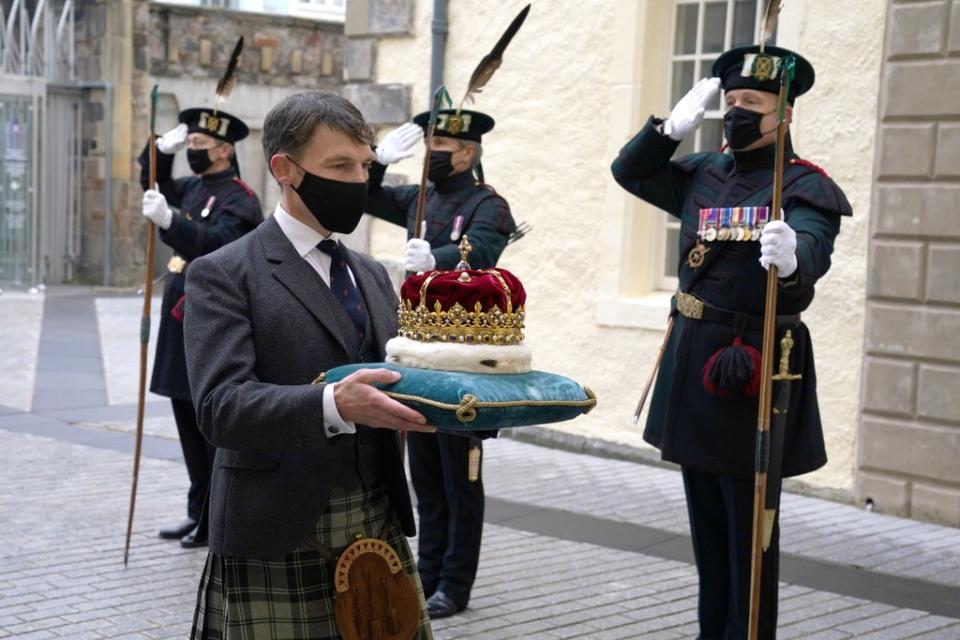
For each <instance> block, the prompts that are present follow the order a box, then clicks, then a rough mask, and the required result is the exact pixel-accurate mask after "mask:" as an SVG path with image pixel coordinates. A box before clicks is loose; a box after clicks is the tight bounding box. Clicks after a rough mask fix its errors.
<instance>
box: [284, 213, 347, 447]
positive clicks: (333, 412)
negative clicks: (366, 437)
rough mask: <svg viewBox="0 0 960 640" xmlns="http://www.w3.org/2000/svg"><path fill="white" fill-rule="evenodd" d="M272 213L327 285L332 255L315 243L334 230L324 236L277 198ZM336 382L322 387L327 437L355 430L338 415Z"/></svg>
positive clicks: (324, 428)
mask: <svg viewBox="0 0 960 640" xmlns="http://www.w3.org/2000/svg"><path fill="white" fill-rule="evenodd" d="M273 217H274V219H276V221H277V224H278V225H280V230H281V231H283V235H285V236H287V240H289V241H290V244H292V245H293V248H294V249H296V251H297V253H298V254H299V255H300V257H301V258H303V259H304V260H306V261H307V264H309V265H310V266H311V267H313V270H314V271H316V272H317V274H319V276H320V278H321V279H322V280H323V281H324V283H326V285H327V286H328V287H329V286H330V264H331V262H333V259H332V258H331V257H330V256H329V255H327V254H326V253H324V252H323V251H320V249H317V245H318V244H320V242H321V241H323V240H334V241H337V234H335V233H331V234H330V235H329V236H327V237H324V236H323V234H321V233H320V232H318V231H316V230H315V229H312V228H310V227H308V226H307V225H305V224H303V223H302V222H300V221H299V220H297V219H296V218H294V217H293V216H291V215H290V214H289V213H287V212H286V211H284V210H283V206H281V205H280V203H279V202H278V203H277V208H276V209H274V211H273ZM347 272H348V273H349V274H350V279H351V280H353V284H354V285H356V284H357V279H356V277H354V275H353V271H351V270H350V267H347ZM336 386H337V385H336V383H334V384H328V385H326V386H325V387H324V388H323V430H324V432H325V433H326V434H327V437H328V438H332V437H334V436H338V435H342V434H344V433H356V432H357V425H356V424H354V423H353V422H347V421H346V420H344V419H343V418H341V417H340V412H339V411H338V410H337V403H336V401H335V400H334V395H333V394H334V387H336Z"/></svg>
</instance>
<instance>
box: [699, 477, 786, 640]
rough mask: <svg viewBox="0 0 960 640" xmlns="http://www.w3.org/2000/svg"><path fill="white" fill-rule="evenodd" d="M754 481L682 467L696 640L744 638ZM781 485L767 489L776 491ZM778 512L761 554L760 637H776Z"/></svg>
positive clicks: (748, 605)
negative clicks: (696, 590)
mask: <svg viewBox="0 0 960 640" xmlns="http://www.w3.org/2000/svg"><path fill="white" fill-rule="evenodd" d="M753 486H754V483H753V480H752V479H745V478H734V477H731V476H725V475H718V474H715V473H707V472H703V471H696V470H694V469H689V468H686V467H684V469H683V487H684V490H685V491H686V494H687V511H688V512H689V515H690V533H691V535H692V537H693V553H694V556H695V557H696V561H697V573H698V574H699V575H700V597H699V601H698V614H699V619H700V636H699V637H700V640H740V639H741V638H746V637H747V623H748V617H749V611H750V550H751V546H752V540H753ZM779 490H780V487H768V491H778V492H779ZM779 565H780V524H779V515H778V518H777V522H775V523H774V527H773V538H772V539H771V542H770V548H769V549H768V550H767V551H766V552H765V553H764V554H763V563H762V570H761V580H760V584H761V589H760V626H759V629H758V631H759V634H758V638H760V639H761V640H765V639H770V638H776V635H777V587H778V584H777V580H778V576H779V569H780V566H779Z"/></svg>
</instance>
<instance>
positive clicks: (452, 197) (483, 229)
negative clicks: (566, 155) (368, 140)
mask: <svg viewBox="0 0 960 640" xmlns="http://www.w3.org/2000/svg"><path fill="white" fill-rule="evenodd" d="M386 170H387V168H386V167H385V166H384V165H382V164H379V163H376V162H375V163H374V164H373V166H372V167H371V168H370V200H369V202H368V203H367V213H369V214H370V215H372V216H376V217H377V218H380V219H382V220H386V221H387V222H392V223H393V224H396V225H399V226H401V227H405V228H406V229H407V237H408V238H412V237H413V233H414V228H413V225H414V223H415V222H416V217H417V196H418V194H419V193H420V187H419V186H418V185H408V186H403V187H385V186H383V176H384V173H386ZM441 185H442V186H441V187H437V186H432V185H431V186H429V187H427V200H426V206H425V207H424V225H425V226H426V230H427V231H426V237H425V238H424V239H425V240H427V241H428V242H429V243H430V246H431V247H432V248H433V256H434V258H436V260H437V267H436V268H437V269H453V268H455V267H456V266H457V263H458V262H460V251H459V249H458V248H457V243H458V242H459V240H460V236H462V235H468V236H469V237H470V244H471V245H472V246H473V251H471V253H470V258H469V262H470V266H471V267H472V268H474V269H490V268H492V267H495V266H496V264H497V260H499V259H500V254H501V253H503V250H504V248H505V247H506V246H507V240H508V239H509V238H510V234H511V233H513V232H514V230H515V229H516V228H517V225H516V223H515V222H514V221H513V216H512V215H511V214H510V207H509V205H507V201H506V200H504V199H503V198H502V197H500V196H499V195H497V192H496V191H494V190H493V189H492V188H491V187H489V186H487V185H483V184H477V183H476V181H475V179H474V177H473V174H472V173H471V172H469V171H466V172H464V173H460V174H457V175H455V176H453V177H451V178H449V179H447V180H444V181H443V182H442V183H441ZM458 216H460V218H461V220H460V233H459V235H457V236H456V238H453V237H451V233H452V232H453V230H454V226H455V224H456V223H457V220H456V219H457V217H458Z"/></svg>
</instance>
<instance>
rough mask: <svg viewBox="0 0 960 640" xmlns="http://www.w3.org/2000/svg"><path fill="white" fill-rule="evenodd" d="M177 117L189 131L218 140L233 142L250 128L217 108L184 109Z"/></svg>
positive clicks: (244, 136)
mask: <svg viewBox="0 0 960 640" xmlns="http://www.w3.org/2000/svg"><path fill="white" fill-rule="evenodd" d="M177 119H178V120H179V121H180V122H182V123H183V124H185V125H187V131H188V132H189V133H205V134H207V135H208V136H213V137H214V138H217V139H218V140H223V141H224V142H229V143H230V144H233V143H235V142H239V141H240V140H243V139H244V138H246V137H247V134H248V133H250V128H249V127H247V125H246V124H244V122H243V120H241V119H240V118H238V117H236V116H232V115H230V114H229V113H227V112H226V111H220V110H219V109H218V110H217V111H216V112H214V110H213V109H209V108H197V109H184V110H183V111H181V112H180V115H178V116H177Z"/></svg>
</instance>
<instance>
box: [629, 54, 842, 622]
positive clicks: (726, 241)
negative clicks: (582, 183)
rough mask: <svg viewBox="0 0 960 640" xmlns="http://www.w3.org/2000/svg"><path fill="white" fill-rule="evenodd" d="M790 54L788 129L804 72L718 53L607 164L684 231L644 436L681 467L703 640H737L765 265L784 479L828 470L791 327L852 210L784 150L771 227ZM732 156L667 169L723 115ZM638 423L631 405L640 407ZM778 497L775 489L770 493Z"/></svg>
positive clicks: (776, 57) (767, 58)
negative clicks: (771, 290)
mask: <svg viewBox="0 0 960 640" xmlns="http://www.w3.org/2000/svg"><path fill="white" fill-rule="evenodd" d="M788 56H794V57H795V60H796V74H795V76H794V77H793V80H792V82H791V83H790V84H789V86H788V93H787V103H788V106H787V108H786V122H788V123H789V122H790V120H791V118H792V105H793V104H794V101H795V100H796V98H797V97H798V96H800V95H802V94H804V93H806V92H807V91H809V90H810V88H811V87H812V86H813V83H814V70H813V67H812V66H811V65H810V63H809V62H808V61H807V60H805V59H804V58H802V57H801V56H799V55H798V54H795V53H792V52H790V51H788V50H786V49H782V48H779V47H772V46H767V47H765V48H764V47H763V46H749V47H741V48H737V49H733V50H731V51H727V52H726V53H724V54H723V55H721V56H720V57H719V58H718V59H717V61H716V62H715V63H714V65H713V69H712V74H713V76H714V77H712V78H709V79H706V78H705V79H703V80H701V81H700V82H699V83H698V84H697V85H696V86H694V88H693V89H692V90H691V91H690V92H689V93H687V95H685V96H684V97H683V98H682V99H681V100H680V101H679V102H678V103H677V105H676V106H675V107H674V109H673V110H672V111H671V113H670V116H669V117H668V118H667V119H665V120H662V119H659V118H655V117H651V118H650V120H649V121H648V122H647V124H646V125H645V126H644V127H643V129H642V130H641V131H640V132H639V133H638V134H637V135H636V136H635V137H634V138H633V139H632V140H631V141H630V142H628V143H627V144H626V146H624V147H623V149H622V150H621V151H620V154H619V156H618V157H617V159H616V160H614V162H613V167H612V169H613V175H614V178H615V179H616V180H617V182H618V183H620V185H622V186H623V187H624V188H625V189H626V190H628V191H630V192H631V193H633V194H635V195H636V196H638V197H639V198H641V199H643V200H645V201H647V202H649V203H651V204H653V205H655V206H656V207H659V208H660V209H663V210H664V211H666V212H667V213H669V214H670V215H672V216H674V217H675V218H677V219H679V220H680V238H679V255H680V262H679V265H678V275H679V287H678V291H677V293H676V295H675V296H674V298H673V304H672V311H671V317H672V320H671V325H670V326H671V330H670V331H669V334H668V339H667V340H666V342H665V345H664V353H663V359H662V364H661V366H660V370H659V374H658V377H657V382H656V386H655V387H654V391H653V395H652V398H651V404H650V411H649V414H648V418H647V423H646V429H645V431H644V439H645V440H646V441H647V442H649V443H650V444H652V445H654V446H656V447H657V448H659V449H660V451H661V453H662V457H663V459H664V460H669V461H671V462H675V463H677V464H679V465H680V466H681V467H682V471H683V481H684V488H685V491H686V497H687V506H688V510H689V516H690V529H691V534H692V538H693V547H694V555H695V557H696V563H697V570H698V573H699V577H700V592H699V621H700V636H699V637H700V638H702V639H704V640H707V639H713V638H718V639H719V638H746V637H747V620H748V609H749V597H748V595H749V590H750V569H751V565H750V554H751V533H752V527H751V524H752V515H753V490H754V481H753V480H754V462H755V460H754V441H755V435H756V427H757V417H758V398H757V394H758V390H759V388H760V362H761V358H760V346H761V334H762V324H763V314H764V306H765V285H766V276H767V271H766V270H767V269H768V268H769V267H770V266H771V265H774V266H776V267H777V269H778V274H779V280H778V283H777V293H778V298H779V305H778V307H777V312H776V313H777V314H778V315H777V318H776V327H777V341H778V343H779V342H780V341H781V339H782V338H783V337H786V334H787V332H788V331H789V332H790V336H792V340H793V342H792V343H788V342H787V341H783V342H782V344H783V345H788V344H789V346H790V347H792V351H786V349H785V350H784V353H778V354H777V359H778V360H780V359H781V356H785V360H786V361H787V362H785V364H786V365H787V368H789V369H790V371H791V372H795V373H796V374H799V376H800V377H799V380H796V381H795V382H792V384H794V385H796V386H795V387H794V390H793V394H792V395H791V397H790V400H789V406H788V407H787V408H786V416H785V419H784V420H783V424H782V425H781V428H782V429H783V431H782V433H781V434H780V435H781V437H782V467H781V471H782V477H790V476H797V475H800V474H804V473H808V472H810V471H813V470H815V469H818V468H820V467H821V466H823V465H824V464H825V463H826V461H827V456H826V451H825V447H824V440H823V429H822V426H821V422H820V412H819V409H818V405H817V393H816V374H815V371H814V361H813V351H812V348H811V342H810V334H809V331H808V330H807V327H806V326H805V325H804V324H803V322H802V321H801V313H802V312H804V311H806V309H807V308H808V307H809V305H810V303H811V302H812V300H813V296H814V287H815V285H816V283H817V281H818V280H819V279H820V278H821V277H823V276H824V275H825V274H826V273H827V271H828V269H829V268H830V255H831V253H832V252H833V246H834V239H835V238H836V236H837V233H838V232H839V231H840V220H841V218H842V217H843V216H848V215H851V213H852V211H851V208H850V204H849V203H848V201H847V198H846V197H845V196H844V193H843V191H842V190H841V189H840V188H839V187H838V186H837V185H836V184H835V183H834V182H833V180H831V179H830V178H829V177H828V176H827V174H826V173H825V172H824V171H823V170H822V169H820V168H819V167H817V166H815V165H813V164H812V163H810V162H807V161H805V160H802V159H801V158H800V157H799V156H798V155H797V154H796V153H795V152H794V151H793V148H792V145H791V142H790V136H789V133H788V134H787V135H786V139H785V144H784V147H783V152H784V158H785V169H784V172H783V182H782V209H783V213H784V216H783V220H777V221H774V220H773V216H772V215H771V210H770V205H771V201H772V199H773V189H774V185H773V177H774V159H775V144H774V143H775V131H776V129H777V120H778V119H777V114H776V112H777V93H778V90H779V87H780V77H779V74H780V73H781V72H782V71H783V61H784V60H785V59H786V58H787V57H788ZM721 87H722V88H723V90H724V95H723V104H724V105H725V109H726V113H725V115H724V134H725V137H726V141H727V145H728V146H729V148H730V151H731V152H729V153H718V152H712V151H710V152H703V153H695V154H692V155H687V156H684V157H681V158H678V159H676V160H671V157H672V156H673V154H674V152H675V151H676V149H677V147H678V146H679V145H680V142H681V141H682V140H683V139H685V138H686V137H687V136H689V135H691V134H692V133H693V132H694V131H695V130H696V128H697V127H698V126H699V125H700V123H701V120H702V118H703V114H704V112H705V111H706V110H708V109H716V108H717V107H718V106H719V98H718V92H719V90H720V88H721ZM638 414H639V409H638ZM767 490H768V491H769V492H775V493H776V494H777V495H779V491H780V482H779V477H778V478H776V479H775V480H774V479H773V478H771V485H770V486H769V488H768V489H767ZM778 542H779V530H778V525H777V524H776V522H774V525H773V529H772V539H771V541H770V552H769V553H768V554H767V555H766V557H765V560H764V562H763V567H762V568H763V576H762V581H761V584H762V591H761V593H760V608H759V615H760V623H759V637H760V638H774V637H775V635H776V620H777V576H778V562H777V559H778Z"/></svg>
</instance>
